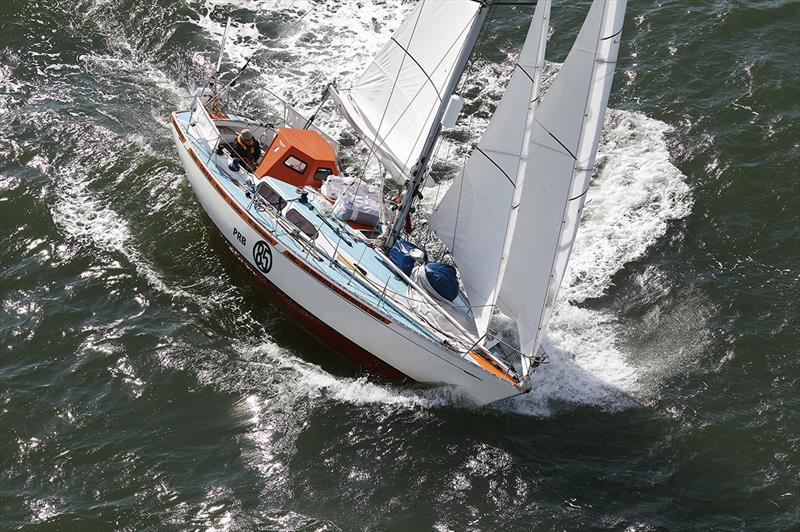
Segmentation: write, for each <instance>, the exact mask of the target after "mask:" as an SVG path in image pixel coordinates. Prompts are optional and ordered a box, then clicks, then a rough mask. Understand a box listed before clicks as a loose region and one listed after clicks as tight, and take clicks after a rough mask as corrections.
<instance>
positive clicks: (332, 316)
mask: <svg viewBox="0 0 800 532" xmlns="http://www.w3.org/2000/svg"><path fill="white" fill-rule="evenodd" d="M172 129H173V136H174V138H175V144H176V146H177V149H178V154H179V155H180V159H181V162H182V163H183V166H184V168H185V170H186V174H187V176H188V178H189V182H190V184H191V186H192V189H193V190H194V193H195V195H196V196H197V199H198V200H199V201H200V203H201V205H202V206H203V208H204V209H205V211H206V212H207V213H208V215H209V217H210V218H211V220H212V221H213V222H214V224H215V225H216V226H217V228H218V229H219V230H220V232H221V233H222V234H223V236H224V237H225V238H226V239H227V241H228V243H229V244H230V246H231V247H232V248H233V249H234V250H236V251H237V252H238V254H239V255H240V258H241V259H243V260H244V261H246V262H247V264H248V265H249V266H250V269H251V270H253V272H254V273H255V274H256V275H258V276H259V277H261V280H262V281H264V282H265V283H267V284H268V285H270V286H271V287H274V289H275V290H276V291H278V292H279V293H280V294H281V295H282V296H284V298H288V300H289V303H290V304H293V305H296V307H299V308H301V309H303V310H304V311H305V312H306V313H308V315H310V316H308V319H309V320H310V321H309V324H310V325H311V329H313V330H312V332H314V333H315V336H317V337H318V338H319V339H320V340H321V341H323V342H324V343H327V344H336V345H331V347H334V349H336V350H337V351H340V352H341V351H350V352H341V354H342V355H344V356H348V357H350V358H354V359H356V360H359V361H360V362H364V360H363V359H364V357H365V355H366V354H369V355H371V356H372V357H375V358H377V359H378V360H380V361H381V362H382V363H385V364H386V365H388V366H390V367H391V368H393V369H394V370H395V372H399V373H400V374H402V375H404V376H407V377H408V378H410V379H413V380H414V381H417V382H422V383H442V384H449V385H455V386H458V387H460V388H462V389H463V390H464V391H465V392H466V393H467V394H468V395H469V396H470V397H471V398H473V400H474V401H475V402H477V403H479V404H485V403H490V402H493V401H497V400H500V399H504V398H507V397H510V396H514V395H519V394H521V393H524V392H525V391H527V388H526V387H525V385H519V386H515V385H513V384H512V383H510V382H508V381H507V380H503V379H500V378H498V377H496V376H495V375H493V374H491V373H490V372H488V371H486V370H484V369H482V368H481V367H479V366H477V365H475V364H473V363H471V362H470V361H468V360H466V359H464V358H462V357H461V356H459V354H458V353H455V352H453V351H451V350H448V349H446V348H444V347H442V346H440V345H437V344H436V343H433V342H432V341H430V340H429V339H428V338H426V337H424V336H422V335H420V334H418V333H417V332H415V331H413V330H411V329H409V328H407V327H405V326H404V325H402V324H400V323H397V322H394V321H392V320H390V319H389V318H388V317H387V316H385V315H384V314H383V313H381V312H380V310H378V309H375V308H373V307H372V306H370V305H369V304H367V303H366V302H364V301H360V300H359V299H358V298H357V297H356V296H355V295H353V294H352V293H347V292H346V291H345V290H344V289H343V288H340V287H338V286H337V285H336V284H335V283H334V282H333V281H331V280H329V279H326V278H325V277H324V276H323V275H322V274H320V273H318V272H316V271H314V270H313V269H312V268H311V267H309V266H307V265H305V260H304V257H301V256H297V255H296V254H295V253H293V252H291V251H290V250H288V249H287V248H286V247H285V246H283V245H282V244H281V243H280V242H279V241H278V240H277V239H275V238H274V237H272V236H270V234H269V233H268V231H267V229H266V227H264V226H263V225H262V224H260V223H259V222H258V221H257V220H256V219H255V218H253V217H251V216H250V215H249V214H248V213H247V211H246V207H247V206H246V205H245V206H243V205H241V204H239V203H238V202H237V200H236V199H234V198H233V197H231V196H230V195H229V194H228V193H227V192H226V191H225V189H224V187H222V186H221V185H220V184H219V182H217V181H216V180H217V177H216V175H215V174H214V172H212V171H210V170H209V168H208V167H206V165H205V163H204V161H203V160H202V158H201V156H199V155H198V154H197V152H196V150H195V149H194V148H193V146H192V143H191V141H190V140H188V139H187V138H186V135H185V131H183V130H181V129H180V128H179V125H178V122H177V120H176V119H175V118H174V116H173V120H172ZM262 241H263V242H265V243H266V244H267V245H268V246H269V249H270V251H271V256H272V259H271V267H270V268H268V271H267V272H266V273H263V271H262V270H260V269H259V265H258V264H257V263H256V260H255V258H254V247H255V246H256V245H260V246H261V247H262V249H263V245H261V244H259V243H260V242H262ZM262 265H263V263H262ZM309 324H307V325H309ZM329 340H330V341H329ZM343 346H348V347H349V349H348V347H343ZM362 350H363V351H362ZM364 352H366V353H364ZM395 376H397V375H395Z"/></svg>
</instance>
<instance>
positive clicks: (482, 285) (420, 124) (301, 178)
mask: <svg viewBox="0 0 800 532" xmlns="http://www.w3.org/2000/svg"><path fill="white" fill-rule="evenodd" d="M496 7H497V6H493V5H492V2H490V1H475V0H446V1H441V0H420V1H419V2H418V3H417V4H416V6H415V7H414V8H413V9H412V10H411V12H410V14H409V15H408V16H407V17H406V19H405V20H404V21H403V23H402V24H401V26H400V27H399V29H398V30H397V31H396V32H395V33H394V35H393V36H392V37H391V39H390V40H389V41H388V42H387V43H386V45H385V46H384V47H383V49H382V50H381V51H380V52H379V53H378V54H377V55H376V56H375V58H374V60H373V62H372V63H371V64H370V65H369V66H368V67H367V68H366V70H365V71H364V72H363V74H362V75H361V76H360V77H359V78H358V79H357V81H356V82H355V83H354V84H353V85H352V86H351V87H348V88H337V87H336V86H334V85H331V86H329V88H328V92H327V94H328V95H329V96H330V98H331V100H332V101H333V103H334V104H335V109H336V111H337V112H338V113H339V114H340V115H341V116H342V117H344V119H345V120H346V122H347V124H348V125H349V126H350V127H351V128H352V130H353V132H355V134H356V135H357V136H358V137H359V138H360V139H361V141H363V143H364V145H365V146H366V148H367V149H368V151H369V153H370V155H371V156H374V157H376V158H377V160H378V161H379V162H380V164H381V165H382V167H383V169H384V170H385V172H386V173H387V174H388V175H389V176H390V177H391V178H392V180H393V181H394V182H395V183H396V186H395V189H396V190H397V191H398V193H396V194H390V193H384V191H383V190H382V189H381V188H380V187H379V186H377V185H375V184H371V183H366V182H363V181H361V180H359V179H356V178H354V177H353V176H350V175H348V173H347V172H346V171H344V170H343V169H341V168H339V161H338V158H337V154H338V149H339V146H338V144H337V142H336V141H335V140H334V139H333V138H331V136H329V135H327V134H326V133H325V132H324V131H322V130H321V129H319V128H318V127H317V126H316V125H314V117H311V118H308V119H307V118H305V117H304V116H302V115H301V114H300V113H299V112H297V110H296V109H294V108H293V107H291V106H290V105H288V104H284V106H283V115H282V124H281V125H280V126H276V125H274V124H264V123H262V122H261V121H259V120H256V119H254V118H250V117H247V116H244V115H241V114H237V113H236V112H235V111H233V110H232V109H230V108H229V107H230V106H229V105H227V102H226V94H227V91H228V90H230V87H231V86H232V85H233V83H234V82H235V81H236V80H237V79H238V77H239V75H238V74H237V75H236V76H234V78H233V80H231V81H230V82H229V83H227V84H225V83H223V82H222V81H221V80H220V76H219V66H220V62H221V60H222V50H224V43H225V37H224V36H223V45H222V49H221V52H220V60H219V61H218V62H217V70H216V73H215V74H214V75H213V76H212V80H211V82H210V83H209V84H208V85H207V86H203V87H201V88H199V89H198V90H197V92H196V93H195V94H194V96H193V97H192V99H191V102H190V104H189V109H188V110H186V111H181V112H175V113H173V114H172V117H171V124H172V131H173V135H174V139H175V143H176V146H177V150H178V154H179V156H180V159H181V162H182V164H183V166H184V167H185V170H186V174H187V176H188V179H189V183H190V185H191V187H192V189H193V191H194V193H195V195H196V196H197V199H198V200H199V202H200V204H201V205H202V207H203V209H205V211H206V212H207V213H208V215H209V217H210V218H211V220H212V221H213V223H214V224H215V226H216V227H217V228H218V229H219V230H220V232H221V233H222V235H223V236H224V237H225V239H226V240H227V242H228V244H229V246H230V248H231V249H232V250H233V252H234V253H235V254H236V256H237V257H238V258H239V259H240V260H241V262H242V263H243V264H244V265H245V267H246V268H248V269H249V270H250V271H251V272H252V273H253V275H254V276H255V278H256V279H258V280H259V281H260V282H261V283H262V284H263V285H264V286H265V287H266V288H267V289H268V290H269V291H270V292H271V293H272V295H273V297H274V300H275V301H276V302H277V303H279V304H281V305H282V306H283V307H284V308H285V309H286V311H287V312H288V313H289V315H290V316H291V317H292V318H293V319H294V320H295V321H296V322H297V323H298V324H299V325H301V326H302V327H304V328H305V329H306V330H307V331H308V332H309V333H310V334H312V335H313V336H314V337H315V338H317V339H318V340H319V341H320V342H322V343H323V344H325V345H327V346H328V347H330V348H331V349H333V350H334V351H336V352H338V353H340V354H342V355H344V356H346V357H349V358H351V359H353V360H354V361H356V362H358V363H360V364H362V365H364V366H366V367H367V368H369V369H371V370H373V371H376V372H379V373H381V374H383V375H385V376H387V377H389V378H392V379H397V380H405V381H415V382H419V383H431V384H437V385H451V386H455V387H457V388H459V389H461V390H463V392H465V393H466V395H467V396H469V397H471V398H472V400H473V401H475V402H476V403H478V404H486V403H491V402H494V401H498V400H501V399H506V398H509V397H512V396H515V395H519V394H523V393H526V392H528V391H530V390H531V379H532V376H533V374H534V372H535V370H536V369H537V367H538V366H539V364H540V362H541V361H542V357H543V354H544V353H543V350H542V346H541V344H542V338H543V335H544V333H545V331H546V327H547V323H548V321H549V319H550V316H551V314H552V312H553V306H554V303H555V300H556V296H557V293H558V290H559V286H560V285H561V282H562V280H563V277H564V273H565V270H566V267H567V262H568V260H569V256H570V251H571V249H572V245H573V243H574V241H575V236H576V232H577V229H578V223H579V220H580V216H581V210H582V208H583V206H584V202H585V200H586V194H587V192H588V190H589V184H590V180H591V176H592V169H593V167H594V163H595V157H596V153H597V145H598V141H599V138H600V133H601V128H602V125H603V119H604V115H605V112H606V107H607V103H608V97H609V93H610V90H611V85H612V79H613V75H614V69H615V62H616V58H617V53H618V50H619V43H620V35H621V32H622V25H623V20H624V14H625V8H626V2H625V0H593V2H592V4H591V7H590V9H589V12H588V15H587V17H586V20H585V22H584V23H583V26H582V28H581V30H580V32H579V34H578V36H577V39H576V40H575V43H574V45H573V47H572V49H571V51H570V52H569V55H568V57H567V58H566V60H565V61H564V63H563V65H562V67H561V69H560V71H559V73H558V74H557V75H556V78H555V80H554V81H553V82H552V84H551V85H550V88H549V90H548V91H547V92H546V93H544V94H543V91H542V71H543V67H544V58H545V47H546V44H547V37H548V30H549V19H550V9H551V2H550V0H539V1H538V3H537V5H536V8H535V12H534V14H533V17H532V20H531V24H530V28H529V30H528V33H527V37H526V39H525V43H524V45H523V48H522V50H521V53H520V55H519V59H518V61H517V63H516V64H515V66H514V72H513V75H512V77H511V80H510V82H509V83H508V85H507V87H506V89H505V93H504V95H503V97H502V99H501V101H500V102H499V104H498V106H497V108H496V111H495V113H494V115H493V117H492V119H491V121H490V122H489V124H488V126H487V128H486V130H485V132H484V134H483V136H482V137H481V139H480V141H479V142H478V144H477V145H476V146H474V148H473V149H472V151H471V152H470V154H469V156H468V158H467V160H466V162H465V164H464V167H463V171H462V172H461V173H460V174H459V175H458V176H457V177H456V178H455V179H454V180H453V182H452V185H451V186H450V188H449V190H448V191H447V192H446V193H445V195H444V197H443V198H442V200H441V201H440V202H439V203H438V205H436V207H435V209H434V211H433V212H432V214H431V215H430V217H429V218H428V220H427V223H428V225H429V227H430V229H432V231H433V232H434V233H435V234H436V235H437V236H438V238H439V239H440V240H441V243H442V244H443V245H444V247H445V248H446V250H447V256H446V257H445V258H444V259H443V261H442V262H437V261H433V260H431V258H430V256H429V253H428V251H427V250H426V249H424V248H423V247H422V246H419V245H417V244H415V243H414V242H413V241H412V239H411V238H409V237H408V236H407V235H406V234H405V233H404V230H406V229H407V225H408V220H409V218H410V216H411V213H412V212H414V209H415V207H416V206H417V203H418V201H419V198H420V197H421V188H422V186H423V183H424V182H425V180H426V179H427V178H428V177H429V172H430V166H431V159H432V154H433V152H434V148H435V146H436V144H437V140H438V139H439V137H440V135H441V134H442V132H443V131H444V130H447V129H448V128H451V127H453V126H454V125H455V123H456V120H457V118H458V116H459V114H460V111H461V107H462V105H463V102H464V100H463V98H462V97H461V96H460V95H459V94H457V88H458V84H459V80H460V79H461V77H462V74H463V73H464V71H465V69H466V68H467V66H468V63H469V60H470V57H471V55H472V52H473V49H474V48H475V47H476V43H477V42H478V39H479V35H480V33H481V32H482V31H488V29H487V28H485V27H484V26H485V25H486V21H487V16H488V14H489V12H490V10H491V9H493V8H496ZM240 74H241V71H240ZM243 137H245V138H247V139H249V138H250V137H253V138H255V139H257V140H258V141H259V144H260V146H263V147H264V149H263V155H262V156H259V157H257V158H256V160H249V161H248V160H244V159H243V158H242V157H241V153H240V150H237V147H236V144H237V143H241V142H242V138H243ZM496 313H502V314H504V315H505V316H507V317H508V318H510V319H511V320H513V322H514V323H515V324H516V328H517V335H516V341H513V340H514V339H511V340H509V339H508V338H507V337H502V336H501V335H499V334H498V333H497V332H495V331H494V330H493V329H492V322H493V317H494V316H495V315H496ZM504 338H505V339H504Z"/></svg>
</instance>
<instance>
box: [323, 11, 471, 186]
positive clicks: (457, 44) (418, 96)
mask: <svg viewBox="0 0 800 532" xmlns="http://www.w3.org/2000/svg"><path fill="white" fill-rule="evenodd" d="M481 9H482V4H481V3H480V2H476V1H474V0H421V1H420V2H419V3H418V4H417V6H416V7H415V8H414V10H413V11H412V12H411V14H410V15H408V17H407V18H406V19H405V20H404V21H403V23H402V25H401V26H400V28H399V29H398V30H397V32H395V34H394V35H393V36H392V38H391V39H390V40H389V42H388V43H387V44H386V46H385V47H384V48H383V50H381V52H380V53H378V55H377V56H376V57H375V60H374V61H373V63H372V64H371V65H370V66H369V67H367V69H366V70H365V71H364V73H363V74H362V75H361V77H360V78H359V80H358V81H357V82H356V83H355V84H354V85H353V87H351V88H350V89H349V90H346V91H341V92H337V91H336V90H335V89H331V95H332V96H333V98H334V100H335V101H336V103H337V109H338V111H339V112H340V113H341V114H342V115H343V116H344V118H345V119H347V121H348V122H350V125H351V126H352V127H353V129H354V130H355V131H356V132H357V133H358V134H359V136H360V137H361V138H362V140H363V141H364V142H365V143H366V144H367V145H368V146H370V147H374V148H375V153H376V155H377V156H378V157H379V158H380V160H381V162H382V163H383V165H384V167H386V169H387V170H388V171H389V173H390V174H391V175H392V176H393V177H394V178H395V179H396V180H397V181H398V182H403V181H404V180H405V179H408V178H409V177H410V176H411V174H412V169H413V167H414V165H415V164H416V163H417V161H418V160H419V158H420V155H421V154H422V151H423V148H424V145H425V142H426V138H427V137H428V135H429V133H430V131H431V130H432V129H433V128H435V127H438V124H436V123H435V121H436V117H437V114H438V112H439V110H440V107H442V106H443V105H446V104H447V102H448V101H449V98H450V94H449V93H447V92H449V91H448V90H447V89H448V88H449V87H451V86H453V85H454V82H453V80H454V78H456V77H460V76H461V69H460V67H459V61H460V60H461V58H462V55H463V52H464V51H465V50H466V48H470V49H471V47H472V42H470V41H471V40H472V39H474V38H475V36H476V29H479V26H480V24H481V23H482V22H483V19H482V17H480V16H478V14H479V12H480V11H481ZM455 81H457V78H456V79H455Z"/></svg>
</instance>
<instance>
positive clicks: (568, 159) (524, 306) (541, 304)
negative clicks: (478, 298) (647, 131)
mask: <svg viewBox="0 0 800 532" xmlns="http://www.w3.org/2000/svg"><path fill="white" fill-rule="evenodd" d="M625 7H626V0H594V1H593V3H592V6H591V8H590V10H589V14H588V16H587V18H586V21H585V22H584V24H583V27H582V28H581V31H580V33H579V34H578V38H577V39H576V41H575V44H574V45H573V47H572V50H571V51H570V53H569V55H568V56H567V59H566V60H565V61H564V64H563V66H562V67H561V71H560V72H559V73H558V76H557V77H556V80H555V81H554V82H553V84H552V86H551V87H550V89H549V92H548V93H547V94H546V95H545V96H544V98H543V99H542V102H541V103H540V105H539V108H538V109H537V111H536V116H535V117H534V123H533V128H532V131H531V139H530V141H531V145H530V149H529V154H528V155H529V158H530V160H531V161H533V164H531V165H529V166H528V168H527V170H526V172H525V178H524V187H523V188H522V191H521V197H520V205H521V206H520V208H519V213H518V214H517V219H516V225H515V227H514V233H513V238H512V240H511V245H510V247H509V254H508V258H507V261H506V263H505V271H504V272H503V275H502V282H501V286H500V297H499V300H498V305H499V306H500V308H501V310H503V312H504V313H506V314H508V315H509V316H511V317H513V318H514V319H515V320H516V322H517V326H518V329H519V337H520V348H521V350H522V352H523V353H527V354H535V353H536V351H537V350H538V348H539V345H540V344H541V340H542V332H543V329H544V327H545V325H546V324H547V322H548V320H549V318H550V315H551V313H552V310H553V303H554V302H555V299H556V295H557V294H558V288H559V286H560V284H561V281H562V278H563V276H564V272H565V270H566V266H567V261H568V259H569V255H570V252H571V250H572V244H573V242H574V240H575V234H576V232H577V229H578V222H579V221H580V214H581V210H582V209H583V205H584V201H585V199H586V192H587V191H588V188H589V182H590V180H591V176H592V169H593V167H594V162H595V156H596V154H597V144H598V141H599V138H600V132H601V129H602V125H603V119H604V116H605V111H606V106H607V104H608V96H609V93H610V91H611V82H612V80H613V76H614V68H615V63H616V59H617V52H618V50H619V41H620V34H621V32H622V23H623V20H624V17H625Z"/></svg>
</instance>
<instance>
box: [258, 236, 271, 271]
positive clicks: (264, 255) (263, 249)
mask: <svg viewBox="0 0 800 532" xmlns="http://www.w3.org/2000/svg"><path fill="white" fill-rule="evenodd" d="M253 260H254V261H255V263H256V267H257V268H258V269H259V270H261V273H269V271H270V270H271V269H272V250H271V249H269V246H268V245H267V243H266V242H264V241H263V240H259V241H258V242H257V243H256V245H255V246H253Z"/></svg>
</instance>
